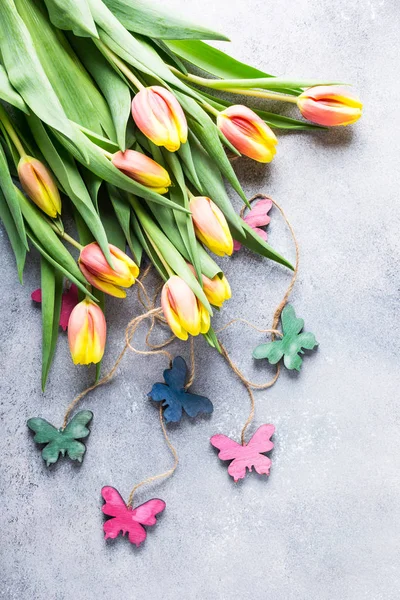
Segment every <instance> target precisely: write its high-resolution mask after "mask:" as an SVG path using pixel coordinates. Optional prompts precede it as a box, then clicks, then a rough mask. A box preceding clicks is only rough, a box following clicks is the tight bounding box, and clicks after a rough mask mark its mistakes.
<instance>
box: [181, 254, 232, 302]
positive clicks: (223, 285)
mask: <svg viewBox="0 0 400 600" xmlns="http://www.w3.org/2000/svg"><path fill="white" fill-rule="evenodd" d="M188 267H189V268H190V270H191V271H192V273H193V274H194V275H195V274H196V271H195V268H194V266H193V265H191V264H189V263H188ZM201 279H202V282H203V289H204V293H205V295H206V297H207V300H208V301H209V303H210V304H213V305H214V306H218V308H221V306H222V305H223V303H224V302H225V300H229V298H230V297H231V296H232V292H231V286H230V285H229V283H228V280H227V278H226V277H225V275H223V274H222V276H219V275H215V277H213V278H212V279H210V278H209V277H206V276H205V275H203V274H202V275H201Z"/></svg>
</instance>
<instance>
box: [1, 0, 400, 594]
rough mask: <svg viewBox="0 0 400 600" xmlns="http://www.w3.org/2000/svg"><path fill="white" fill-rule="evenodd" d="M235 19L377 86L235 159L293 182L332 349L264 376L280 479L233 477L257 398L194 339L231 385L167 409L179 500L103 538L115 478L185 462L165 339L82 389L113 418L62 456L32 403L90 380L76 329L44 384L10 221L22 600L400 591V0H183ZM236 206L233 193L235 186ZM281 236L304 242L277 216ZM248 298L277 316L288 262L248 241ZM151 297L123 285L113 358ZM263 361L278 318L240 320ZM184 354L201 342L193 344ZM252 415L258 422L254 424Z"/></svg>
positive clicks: (29, 273) (29, 281) (241, 35)
mask: <svg viewBox="0 0 400 600" xmlns="http://www.w3.org/2000/svg"><path fill="white" fill-rule="evenodd" d="M168 4H170V5H171V7H174V8H177V9H178V10H179V9H182V10H183V9H185V10H186V11H187V12H189V13H190V12H191V13H192V16H193V17H194V18H198V19H201V18H203V20H204V21H206V22H207V23H208V24H210V25H213V26H214V27H216V28H220V29H222V30H224V31H225V32H226V33H227V34H228V35H230V36H231V38H232V40H233V41H232V45H231V48H230V51H231V53H232V54H233V55H234V56H235V57H237V58H239V59H243V60H245V61H248V62H252V63H253V64H254V65H257V66H258V67H260V68H263V69H265V70H267V71H271V72H273V73H276V74H285V75H291V74H295V75H298V76H304V77H305V76H311V77H327V78H332V79H335V78H336V79H339V80H342V81H349V82H352V83H353V84H354V85H355V87H356V89H358V90H359V91H360V94H361V96H362V99H363V101H364V103H365V116H364V118H363V119H362V121H361V122H359V123H358V124H357V126H355V127H354V128H351V129H350V128H348V129H345V130H336V131H331V132H321V133H318V134H314V135H313V134H309V133H308V134H307V133H298V134H296V133H294V134H286V135H281V136H280V138H279V152H278V155H277V157H276V160H275V161H274V163H273V164H272V165H271V166H267V167H265V166H262V165H257V164H254V163H252V162H250V161H248V160H243V161H241V162H238V163H236V168H237V172H238V174H239V176H240V178H241V180H242V182H243V186H244V189H245V190H246V192H247V193H248V194H249V195H251V194H253V193H255V192H257V191H259V190H262V191H265V192H268V193H270V194H271V195H272V196H273V197H274V198H275V199H276V200H277V201H278V202H280V203H281V204H282V205H283V207H284V208H285V210H286V211H287V213H288V215H289V217H290V219H291V220H292V222H293V225H294V227H295V230H296V232H297V235H298V239H299V243H300V246H301V270H300V275H299V282H298V285H297V287H296V288H295V291H294V294H293V302H294V305H295V307H296V310H297V312H298V313H299V314H300V315H301V316H303V317H304V318H305V320H306V326H307V328H308V329H309V330H311V331H313V332H315V334H316V336H317V338H318V340H319V342H320V347H319V350H318V352H316V353H314V354H313V355H312V356H309V357H306V359H305V364H304V370H303V371H302V372H301V373H300V374H299V375H296V374H295V375H292V374H288V373H286V372H284V373H283V375H282V377H281V379H280V380H279V382H278V383H277V385H276V386H275V387H274V388H273V389H271V390H269V391H264V392H259V393H257V394H256V401H257V410H256V419H255V423H254V427H256V426H257V425H259V424H261V423H264V422H272V423H274V424H275V425H276V428H277V431H276V435H275V443H276V447H275V450H274V452H273V454H272V459H273V469H272V473H271V477H270V478H269V479H266V478H260V477H258V476H256V475H254V474H252V475H250V476H247V477H246V480H245V481H244V482H243V483H240V484H238V485H234V484H233V483H232V481H230V479H229V477H228V475H227V471H226V467H225V466H224V465H223V464H222V463H221V462H220V461H219V460H218V458H217V456H216V454H215V452H214V451H213V449H212V448H211V447H210V444H209V437H210V435H212V434H214V433H217V432H224V433H226V434H228V435H231V436H238V435H239V432H240V428H241V425H242V423H243V422H244V420H245V418H246V416H247V413H248V408H249V406H248V398H247V395H246V392H245V390H244V389H243V387H242V385H241V384H240V382H239V381H238V380H236V379H235V377H234V376H233V375H232V373H231V372H230V371H229V369H228V368H227V366H226V364H225V362H224V360H223V359H222V358H220V357H219V356H218V355H217V354H215V353H214V352H213V351H212V350H211V349H209V348H208V347H207V346H206V344H205V343H204V342H203V341H202V340H198V341H197V342H196V351H197V365H196V370H197V375H198V377H197V380H196V382H195V385H194V388H193V389H194V391H196V392H198V393H202V394H207V395H209V397H210V398H211V399H212V400H213V402H214V406H215V412H214V414H213V415H212V417H211V418H210V419H208V418H207V419H199V420H198V421H197V422H195V423H192V422H189V421H188V420H187V419H185V420H184V421H183V422H182V424H181V426H180V427H171V428H170V432H171V438H172V441H173V443H174V444H175V446H176V448H177V449H178V452H179V456H180V465H179V469H178V471H177V472H176V474H175V476H174V477H173V478H171V479H170V480H168V481H165V482H162V483H157V484H154V485H151V486H149V487H147V488H145V489H142V491H140V493H138V496H137V500H138V501H145V500H146V499H147V498H149V497H152V496H159V497H162V498H164V499H165V501H166V502H167V510H166V511H165V513H164V515H163V516H162V517H161V518H160V520H159V523H158V525H157V526H156V527H155V528H154V529H153V530H152V531H150V532H149V535H148V539H147V541H146V543H145V545H144V546H143V547H142V548H140V549H139V550H135V549H134V548H132V547H131V546H130V545H129V543H128V542H127V540H125V539H118V540H116V541H115V542H113V543H105V542H104V540H103V534H102V523H103V518H102V514H101V504H102V502H101V499H100V489H101V487H102V486H103V485H107V484H108V485H114V486H116V487H118V489H119V490H120V491H121V493H123V494H124V495H127V494H128V493H129V490H130V488H131V487H132V485H133V484H134V483H135V482H138V481H140V480H142V479H143V478H145V477H147V476H148V475H152V474H155V473H157V472H159V471H160V470H163V469H166V468H169V466H170V465H171V457H170V456H169V455H168V453H167V451H166V447H165V444H164V441H163V439H162V436H161V432H160V429H159V427H158V423H157V410H156V408H155V407H154V406H153V405H152V404H151V403H150V402H149V401H148V400H147V398H146V394H147V392H148V391H149V389H150V387H151V385H152V383H153V382H154V381H156V380H160V376H161V373H162V369H163V368H164V367H165V360H164V359H163V358H152V359H149V358H140V357H137V356H133V355H130V356H127V357H126V358H125V360H124V362H123V365H122V367H121V370H120V372H119V375H118V377H117V378H116V379H115V381H113V383H112V384H110V385H108V386H107V387H104V388H102V389H99V390H97V391H96V392H95V393H94V394H92V395H91V396H90V397H88V398H87V399H86V400H85V401H84V402H83V404H82V407H86V408H90V409H93V411H94V414H95V417H94V421H93V428H92V434H91V436H90V439H89V442H88V452H87V456H86V458H85V461H84V463H83V464H82V466H81V467H76V466H75V465H73V464H71V463H70V462H68V461H60V462H59V464H58V465H57V466H56V467H54V468H52V469H49V470H48V469H46V468H45V466H44V464H43V462H42V460H41V458H40V455H39V452H38V450H37V447H35V444H34V442H33V441H32V438H31V436H30V435H29V433H28V431H27V428H26V425H25V422H26V419H27V418H28V417H31V416H35V415H42V416H43V417H45V418H47V419H49V420H50V421H51V422H53V423H55V424H58V423H61V420H62V415H63V412H64V407H65V406H66V404H67V403H68V402H69V401H70V399H71V398H72V397H73V396H74V395H75V394H76V393H77V392H79V391H80V390H81V389H83V388H84V387H85V386H86V385H87V384H88V383H89V382H90V381H91V379H92V372H88V371H87V370H86V369H85V368H79V369H77V368H73V366H72V365H71V363H70V360H69V356H68V350H67V342H66V339H65V336H64V335H62V336H61V339H60V342H59V345H58V349H57V355H56V360H55V364H54V368H53V370H52V372H51V375H50V379H49V384H48V387H47V390H46V393H45V394H44V395H42V394H41V391H40V362H41V357H40V311H39V310H38V309H37V307H35V306H33V304H32V303H31V301H30V293H31V291H32V290H33V289H35V288H36V287H38V285H39V270H38V260H37V256H35V255H34V254H33V255H32V257H31V258H30V259H29V261H28V263H27V267H26V272H25V285H24V287H20V285H19V284H18V282H17V277H16V273H15V269H14V262H13V257H12V255H11V252H10V250H9V247H8V242H7V239H6V237H5V234H4V232H3V230H0V231H1V240H0V241H1V262H2V278H1V282H2V283H1V286H2V303H1V319H0V344H1V396H0V398H1V412H2V428H1V436H0V443H1V470H2V480H1V487H2V499H1V510H0V520H1V553H2V559H1V562H2V577H1V580H2V581H1V586H0V597H1V598H2V599H3V598H4V600H14V599H18V600H72V599H77V600H103V599H104V600H105V599H107V600H120V599H127V600H130V599H133V600H139V599H146V600H153V599H162V600H211V599H212V600H214V599H217V600H239V599H241V600H242V599H246V600H250V599H252V600H265V599H267V598H268V599H269V600H306V599H307V600H310V599H311V600H362V599H364V598H365V599H366V598H368V600H398V598H399V597H400V575H399V573H400V569H399V568H400V561H399V551H400V542H399V534H400V525H399V516H400V482H399V467H400V459H399V425H400V414H399V408H398V403H399V394H398V390H399V384H400V378H399V351H400V346H399V337H400V328H399V317H398V291H399V233H398V232H399V225H400V222H399V216H400V215H399V184H400V178H399V168H398V157H399V135H398V131H399V110H398V106H399V84H398V64H399V40H398V35H397V34H398V25H399V5H398V2H397V0H355V1H354V2H348V1H347V0H333V1H327V0H324V1H321V0H299V1H297V0H296V1H295V0H292V1H290V0H286V1H281V2H265V1H264V0H242V1H239V0H219V1H218V2H214V1H213V0H203V2H201V3H199V2H197V1H195V0H187V1H186V2H185V3H183V2H182V0H169V2H168ZM234 201H235V203H236V205H237V206H238V207H239V204H240V203H239V202H238V200H237V198H235V199H234ZM270 241H271V243H272V244H273V245H275V246H276V247H277V248H279V249H280V250H281V251H282V252H284V253H286V254H287V255H288V256H289V255H291V256H293V252H292V246H291V243H290V239H289V237H288V234H287V232H286V230H285V228H284V226H283V224H282V222H281V220H280V218H279V216H278V215H277V213H276V211H275V212H274V214H273V222H272V225H271V227H270ZM221 264H223V267H224V268H225V269H226V273H227V275H228V277H229V280H230V282H231V284H232V288H233V299H232V300H231V301H230V302H229V303H228V304H227V305H226V306H225V307H224V309H223V311H221V314H220V315H219V316H217V318H216V323H217V324H218V325H222V324H224V323H226V322H227V321H228V320H230V319H231V318H233V317H235V316H243V317H246V318H247V319H251V320H252V321H254V322H257V323H258V324H259V325H260V326H264V327H268V326H269V325H270V323H271V315H272V312H273V308H274V306H275V305H276V304H277V302H278V301H279V300H280V298H281V296H282V293H283V291H284V289H285V286H286V285H287V284H288V281H289V274H288V273H287V272H285V271H284V270H283V269H280V268H278V267H276V266H274V265H273V264H270V263H268V261H266V260H261V259H259V258H257V257H255V256H252V255H250V254H248V253H245V252H242V253H240V255H238V256H235V257H234V258H233V259H232V260H223V261H221ZM138 310H139V307H138V303H137V300H136V292H135V291H134V292H133V293H131V294H130V295H129V300H128V301H126V302H120V301H113V300H111V301H110V302H109V303H108V319H109V338H108V350H107V359H106V361H105V362H106V366H107V365H110V364H111V363H112V361H113V360H114V358H115V356H116V355H117V353H118V351H119V349H120V347H121V342H122V334H123V329H124V325H125V324H126V322H127V321H128V319H130V318H131V317H132V315H135V314H136V313H137V312H138ZM223 337H224V340H225V343H226V346H227V347H228V348H229V350H230V351H231V353H232V356H233V358H234V359H235V360H236V361H237V363H238V364H239V365H240V367H241V368H243V369H244V371H245V372H246V373H248V374H249V376H251V377H254V378H255V379H257V380H258V381H263V380H265V379H266V378H268V377H269V376H270V375H271V371H270V369H269V368H268V367H266V366H265V365H260V364H257V365H254V364H253V360H252V359H251V350H252V348H253V347H254V346H255V345H256V344H257V343H259V342H260V341H261V340H262V339H263V336H262V335H261V334H257V333H255V332H253V331H250V330H247V329H243V328H242V327H241V326H240V325H237V326H236V327H235V328H233V329H232V330H230V331H229V332H227V333H225V334H224V336H223ZM173 350H174V352H176V353H182V354H184V355H185V356H187V355H188V348H187V347H184V346H183V345H182V344H180V343H176V344H175V346H174V348H173ZM253 430H254V428H253Z"/></svg>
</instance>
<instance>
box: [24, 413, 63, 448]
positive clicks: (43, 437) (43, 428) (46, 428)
mask: <svg viewBox="0 0 400 600" xmlns="http://www.w3.org/2000/svg"><path fill="white" fill-rule="evenodd" d="M27 425H28V427H29V429H30V430H31V431H34V432H35V434H36V435H35V436H34V438H33V439H34V440H35V442H37V443H38V444H47V443H49V442H52V441H53V440H55V439H57V436H58V435H59V431H58V430H57V429H56V428H55V427H54V426H53V425H51V424H50V423H49V422H48V421H46V420H45V419H41V418H40V417H36V418H34V419H29V420H28V421H27Z"/></svg>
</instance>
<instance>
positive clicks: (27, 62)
mask: <svg viewBox="0 0 400 600" xmlns="http://www.w3.org/2000/svg"><path fill="white" fill-rule="evenodd" d="M0 52H1V56H2V62H3V65H4V67H5V69H6V71H7V75H8V79H9V81H10V83H11V85H12V86H13V87H14V88H15V90H16V91H17V92H18V93H19V94H20V95H21V97H22V98H23V100H24V101H25V103H26V104H27V105H28V107H29V108H30V109H32V111H33V112H35V113H36V114H37V115H38V117H39V118H40V119H41V120H42V121H44V122H45V123H48V124H49V125H51V126H52V127H54V128H55V129H57V130H58V131H59V132H60V133H62V134H63V135H65V136H67V138H69V139H71V140H73V139H74V131H73V129H72V127H71V125H70V123H69V121H68V119H67V116H66V114H65V112H64V109H63V107H62V106H61V103H60V100H59V99H58V97H57V95H56V93H55V92H54V90H53V88H52V86H51V84H50V82H49V80H48V78H47V76H46V73H45V71H44V69H43V66H42V64H41V62H40V60H39V58H38V55H37V52H36V49H35V46H34V43H33V41H32V38H31V36H30V34H29V31H28V29H27V27H26V25H25V23H24V21H23V20H22V18H21V16H20V15H19V14H18V11H17V9H16V6H15V4H14V2H13V1H12V0H3V1H2V5H1V19H0ZM44 96H45V97H46V102H43V97H44Z"/></svg>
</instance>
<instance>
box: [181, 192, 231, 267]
mask: <svg viewBox="0 0 400 600" xmlns="http://www.w3.org/2000/svg"><path fill="white" fill-rule="evenodd" d="M190 210H191V213H192V218H193V224H194V229H195V233H196V237H197V238H198V239H199V240H200V241H201V242H203V244H204V245H205V246H207V248H209V249H210V250H211V251H212V252H214V253H215V254H217V255H218V256H224V255H225V254H228V256H230V255H231V254H232V252H233V239H232V235H231V232H230V231H229V227H228V223H227V222H226V219H225V217H224V214H223V213H222V212H221V211H220V209H219V208H218V206H217V205H216V204H215V203H214V202H213V201H212V200H210V198H206V197H205V196H197V197H196V198H192V199H191V201H190Z"/></svg>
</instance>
